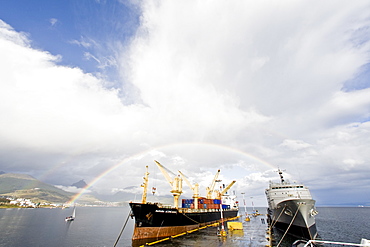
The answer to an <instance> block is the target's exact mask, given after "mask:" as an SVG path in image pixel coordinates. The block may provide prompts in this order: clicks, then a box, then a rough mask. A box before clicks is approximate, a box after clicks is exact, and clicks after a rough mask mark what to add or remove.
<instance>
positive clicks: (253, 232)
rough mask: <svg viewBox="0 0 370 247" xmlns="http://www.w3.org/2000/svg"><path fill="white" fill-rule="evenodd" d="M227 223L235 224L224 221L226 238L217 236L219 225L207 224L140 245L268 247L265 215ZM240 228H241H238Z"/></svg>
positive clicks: (268, 234) (269, 243)
mask: <svg viewBox="0 0 370 247" xmlns="http://www.w3.org/2000/svg"><path fill="white" fill-rule="evenodd" d="M228 222H236V223H234V224H227V222H226V221H225V223H224V227H225V231H226V236H221V235H220V234H218V232H219V230H220V224H219V223H213V224H209V225H206V226H203V227H200V228H199V229H195V230H192V231H189V232H184V233H181V234H178V235H175V236H171V237H167V238H163V239H159V240H156V241H152V242H149V243H146V244H144V245H140V247H145V246H160V245H161V244H163V243H166V244H168V243H171V242H169V241H172V243H173V244H174V245H177V246H181V245H184V246H189V245H198V246H207V245H208V246H215V244H217V246H231V247H232V246H256V247H257V246H264V247H269V246H272V245H271V234H270V232H271V231H269V226H268V224H267V219H266V216H265V215H258V216H255V217H253V216H251V217H250V221H245V217H244V216H243V217H240V216H238V217H236V218H233V219H230V220H228ZM228 225H229V226H234V228H235V226H236V225H237V226H238V229H234V228H233V227H230V229H227V228H228ZM240 226H241V227H240Z"/></svg>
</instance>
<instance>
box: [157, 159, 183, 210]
mask: <svg viewBox="0 0 370 247" xmlns="http://www.w3.org/2000/svg"><path fill="white" fill-rule="evenodd" d="M154 162H155V163H156V164H157V166H158V168H159V170H161V172H162V174H163V176H164V177H165V178H166V180H167V182H168V183H169V184H170V185H171V187H172V190H171V191H170V192H171V193H172V195H173V204H174V207H175V208H179V197H180V195H181V194H182V179H181V177H180V176H176V177H175V178H174V179H172V178H171V176H170V175H169V174H168V173H167V171H166V168H165V167H164V166H163V165H161V164H160V163H159V162H158V161H156V160H155V161H154Z"/></svg>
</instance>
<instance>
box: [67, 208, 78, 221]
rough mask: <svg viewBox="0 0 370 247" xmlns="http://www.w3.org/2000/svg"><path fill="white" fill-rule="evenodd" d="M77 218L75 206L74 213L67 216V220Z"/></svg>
mask: <svg viewBox="0 0 370 247" xmlns="http://www.w3.org/2000/svg"><path fill="white" fill-rule="evenodd" d="M75 218H76V208H75V207H74V208H73V213H72V215H71V216H68V217H66V218H65V221H73V220H75Z"/></svg>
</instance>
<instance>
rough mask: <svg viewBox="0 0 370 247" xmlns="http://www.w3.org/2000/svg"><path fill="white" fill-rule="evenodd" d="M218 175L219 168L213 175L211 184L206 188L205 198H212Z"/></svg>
mask: <svg viewBox="0 0 370 247" xmlns="http://www.w3.org/2000/svg"><path fill="white" fill-rule="evenodd" d="M218 175H220V169H219V170H218V171H217V173H216V175H215V177H214V178H213V180H212V183H211V186H210V187H207V188H206V191H207V199H212V194H213V193H214V189H215V185H216V182H219V180H217V178H218Z"/></svg>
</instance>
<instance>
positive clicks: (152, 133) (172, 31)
mask: <svg viewBox="0 0 370 247" xmlns="http://www.w3.org/2000/svg"><path fill="white" fill-rule="evenodd" d="M369 13H370V4H369V3H368V1H365V0H364V1H356V2H352V1H341V2H340V3H338V2H337V1H334V0H333V1H325V2H324V3H323V2H321V1H299V2H297V1H279V2H276V1H264V2H262V1H259V2H256V1H245V0H243V1H233V2H230V1H217V2H213V3H212V4H211V3H208V2H204V1H196V0H190V1H173V0H171V1H169V0H168V1H134V0H132V1H117V0H112V1H103V0H101V1H37V3H34V2H32V1H1V2H0V20H1V21H0V54H1V56H0V69H1V73H0V103H1V104H0V115H1V116H3V117H2V120H1V121H0V140H1V142H0V171H1V170H3V171H5V172H21V173H27V174H30V175H33V176H35V177H37V178H39V179H41V180H42V181H45V182H48V183H52V184H55V185H58V186H60V187H62V188H65V189H67V190H75V189H76V188H71V187H69V185H71V184H73V183H75V182H76V181H79V180H81V179H84V180H85V181H86V182H87V183H89V182H91V181H95V180H94V179H95V178H97V177H99V176H101V174H105V172H106V171H108V170H109V169H111V168H112V167H116V169H114V170H113V171H112V172H109V173H107V174H106V175H105V176H102V177H101V179H99V180H98V181H97V182H96V183H95V184H94V186H93V189H94V190H96V191H98V192H99V193H105V194H109V193H113V192H116V191H119V190H129V191H131V192H137V193H140V190H141V189H140V187H139V186H138V187H137V188H136V189H132V186H133V185H135V184H137V185H140V184H141V182H142V176H143V174H144V172H145V166H146V165H149V166H150V173H151V175H152V176H153V178H152V180H153V183H155V184H156V186H157V187H158V189H157V191H158V194H160V195H164V194H168V193H169V186H168V184H167V183H166V181H165V180H164V179H162V175H161V174H160V172H159V170H158V169H157V168H156V167H155V163H154V162H153V160H158V161H160V162H161V163H162V164H163V165H165V166H166V167H168V168H170V169H171V170H173V171H176V170H179V169H181V170H182V172H183V173H185V174H186V175H187V176H188V177H189V178H191V179H192V180H193V181H194V182H198V183H199V184H200V186H201V187H200V190H201V191H202V188H203V190H205V187H207V186H208V185H209V184H208V183H209V182H210V181H211V180H212V178H213V176H214V174H215V172H216V171H217V169H221V179H222V180H223V181H224V182H225V183H229V182H231V181H232V180H234V179H236V180H237V183H236V184H235V185H234V187H233V188H234V189H235V190H236V191H238V193H240V192H245V193H246V196H247V198H248V197H253V198H254V200H255V204H256V205H266V199H265V196H264V189H265V188H267V186H268V183H269V181H270V180H278V175H277V173H276V172H275V171H276V170H277V167H280V168H281V169H285V170H286V173H287V174H286V178H288V179H290V180H292V181H293V180H298V181H300V182H304V183H305V184H306V185H307V186H309V187H310V188H311V191H312V194H313V195H314V198H315V199H316V200H317V203H318V205H349V204H351V205H357V204H364V205H370V194H369V191H370V184H369V182H368V178H369V176H370V166H369V162H370V154H369V152H368V144H369V142H370V122H369V119H370V80H369V78H370V72H369V71H370V69H369V59H370V42H369V40H370V32H369V30H370V28H369V26H370V21H369V20H370V14H369ZM126 187H129V189H125V188H126ZM184 190H185V191H184V194H185V196H189V197H190V196H191V192H190V190H189V189H187V188H184Z"/></svg>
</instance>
